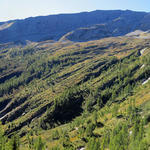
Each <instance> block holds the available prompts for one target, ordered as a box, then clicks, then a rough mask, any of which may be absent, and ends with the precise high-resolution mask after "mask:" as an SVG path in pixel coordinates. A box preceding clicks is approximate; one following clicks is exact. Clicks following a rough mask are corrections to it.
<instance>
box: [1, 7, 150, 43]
mask: <svg viewBox="0 0 150 150" xmlns="http://www.w3.org/2000/svg"><path fill="white" fill-rule="evenodd" d="M149 29H150V14H149V13H146V12H134V11H129V10H126V11H121V10H114V11H102V10H97V11H93V12H83V13H77V14H61V15H50V16H43V17H34V18H27V19H24V20H14V21H8V22H1V23H0V43H8V42H22V43H25V42H26V41H33V42H37V41H45V40H56V41H57V40H59V39H61V40H64V39H68V40H72V41H89V40H93V39H99V38H103V37H110V36H120V35H125V34H127V33H129V32H132V31H135V30H144V31H146V30H149Z"/></svg>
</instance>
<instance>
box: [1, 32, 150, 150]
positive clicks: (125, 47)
mask: <svg viewBox="0 0 150 150" xmlns="http://www.w3.org/2000/svg"><path fill="white" fill-rule="evenodd" d="M140 34H141V32H140ZM145 34H146V36H147V34H149V33H145ZM132 35H133V33H132V34H130V35H126V36H124V37H114V38H105V39H101V40H97V41H89V42H82V43H79V42H78V43H73V42H70V41H66V42H61V41H59V42H53V41H44V42H34V43H31V44H28V45H27V46H21V45H11V44H10V45H11V47H9V46H10V45H9V44H8V45H6V44H1V50H0V64H1V65H0V120H1V122H2V128H3V129H4V130H5V131H4V134H5V136H8V137H12V136H13V135H14V133H16V134H17V135H19V136H20V137H22V138H21V145H20V147H21V149H28V146H29V147H35V146H37V145H38V143H37V142H40V140H41V139H40V138H38V136H41V137H42V140H44V141H45V142H46V144H44V146H45V145H46V146H47V147H48V149H52V148H54V147H55V149H56V147H57V149H81V148H86V149H90V150H93V149H94V147H96V148H95V149H94V150H98V149H104V148H106V149H110V150H114V149H115V146H116V147H117V146H118V147H119V148H120V145H121V146H122V147H123V148H122V149H127V148H126V147H128V148H130V149H133V147H135V145H136V144H137V145H136V146H137V147H138V148H139V147H141V145H142V144H143V145H144V146H147V147H148V146H149V142H148V140H147V139H148V138H149V135H148V132H149V107H148V106H149V102H150V90H149V85H150V82H149V77H150V39H148V38H147V39H145V38H137V37H136V38H135V36H134V37H132ZM138 35H139V34H138ZM142 117H144V118H145V119H142ZM140 120H141V121H142V120H143V122H144V123H142V125H141V124H140V123H138V122H139V121H140ZM141 121H140V122H141ZM136 123H137V124H140V125H141V126H140V127H139V126H137V131H136V133H137V135H136V133H135V135H134V137H132V136H131V137H128V135H126V134H124V133H130V131H132V132H134V129H135V130H136V127H135V126H136V125H137V124H136ZM121 126H123V127H124V128H121ZM141 128H142V129H141ZM141 132H143V133H144V134H143V135H139V134H141ZM26 135H28V136H26ZM123 135H124V136H125V137H123V138H122V139H123V141H124V142H120V145H117V143H118V141H120V139H121V138H120V136H123ZM138 136H140V142H139V138H138ZM111 137H116V138H115V140H114V139H113V138H111ZM127 138H128V139H129V140H128V141H130V142H128V141H125V139H127ZM130 138H131V139H130ZM136 142H137V143H136ZM10 143H11V142H10ZM94 143H95V145H96V146H94V145H93V144H94ZM8 145H9V143H8ZM90 145H92V146H90ZM31 149H33V148H31ZM116 149H117V148H116ZM134 150H135V149H134Z"/></svg>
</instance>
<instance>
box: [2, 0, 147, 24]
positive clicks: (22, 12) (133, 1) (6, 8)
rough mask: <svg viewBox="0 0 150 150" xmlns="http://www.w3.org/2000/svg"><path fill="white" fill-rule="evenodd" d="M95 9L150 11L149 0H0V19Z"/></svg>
mask: <svg viewBox="0 0 150 150" xmlns="http://www.w3.org/2000/svg"><path fill="white" fill-rule="evenodd" d="M96 9H101V10H108V9H123V10H125V9H130V10H137V11H148V12H150V0H0V21H6V20H12V19H21V18H26V17H30V16H39V15H41V16H43V15H49V14H58V13H74V12H81V11H92V10H96Z"/></svg>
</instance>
